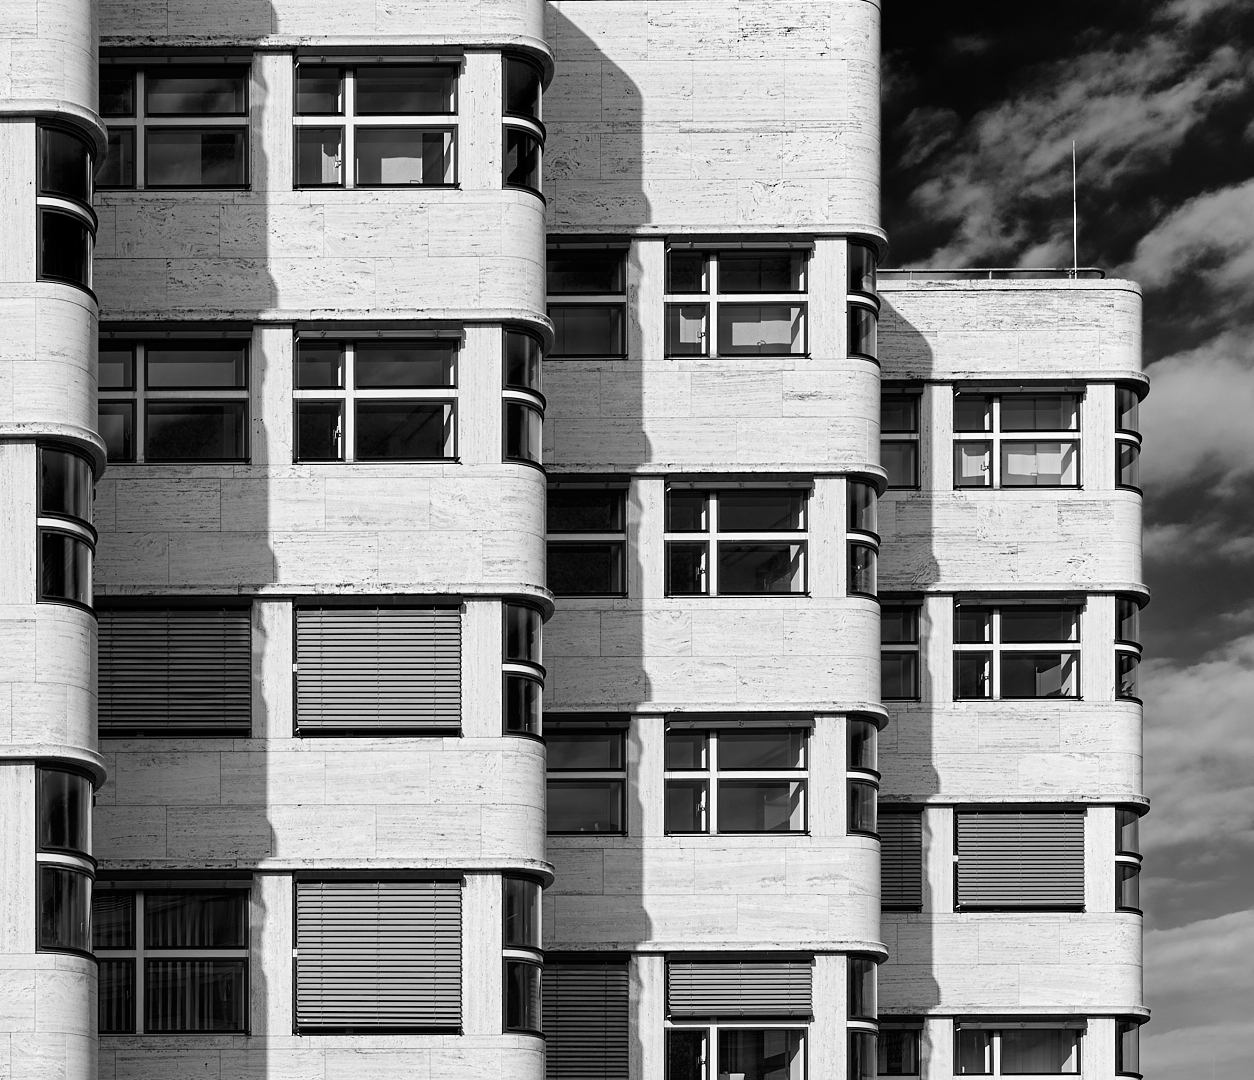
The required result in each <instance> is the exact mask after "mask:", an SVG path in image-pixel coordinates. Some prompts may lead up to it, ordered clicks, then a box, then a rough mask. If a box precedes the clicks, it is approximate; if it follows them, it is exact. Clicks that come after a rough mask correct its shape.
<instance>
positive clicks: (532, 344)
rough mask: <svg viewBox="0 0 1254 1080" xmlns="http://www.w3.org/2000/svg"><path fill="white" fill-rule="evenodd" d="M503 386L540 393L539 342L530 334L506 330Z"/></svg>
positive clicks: (541, 355)
mask: <svg viewBox="0 0 1254 1080" xmlns="http://www.w3.org/2000/svg"><path fill="white" fill-rule="evenodd" d="M504 340H505V385H506V386H516V387H519V388H521V389H523V390H534V391H535V392H536V393H537V394H538V393H539V392H540V378H541V369H542V363H541V361H542V360H543V353H542V352H541V349H540V342H539V341H538V340H537V339H536V338H534V337H532V336H531V335H530V334H524V333H521V332H519V331H517V330H506V331H505V335H504Z"/></svg>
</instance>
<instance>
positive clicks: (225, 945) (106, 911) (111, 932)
mask: <svg viewBox="0 0 1254 1080" xmlns="http://www.w3.org/2000/svg"><path fill="white" fill-rule="evenodd" d="M92 933H93V937H94V940H95V951H96V955H97V959H98V961H99V963H100V997H99V1005H98V1008H99V1018H100V1034H101V1035H130V1034H134V1035H155V1034H170V1033H175V1032H218V1033H223V1034H225V1033H239V1034H243V1033H246V1032H247V1031H248V889H247V887H245V886H243V885H241V886H240V887H235V888H213V889H190V888H189V889H142V890H133V889H127V888H121V887H112V886H106V887H102V888H101V889H99V890H98V891H97V892H96V895H95V897H94V902H93V904H92Z"/></svg>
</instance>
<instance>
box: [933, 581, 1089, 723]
mask: <svg viewBox="0 0 1254 1080" xmlns="http://www.w3.org/2000/svg"><path fill="white" fill-rule="evenodd" d="M1043 646H1049V648H1044V647H1043ZM1079 696H1080V608H1079V607H1077V606H1075V605H1071V604H1023V605H1018V606H1003V607H985V606H983V605H980V604H957V605H955V607H954V700H955V701H958V700H980V699H988V698H996V699H1001V700H1008V699H1011V698H1047V697H1061V698H1078V697H1079Z"/></svg>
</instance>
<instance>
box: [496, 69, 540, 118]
mask: <svg viewBox="0 0 1254 1080" xmlns="http://www.w3.org/2000/svg"><path fill="white" fill-rule="evenodd" d="M504 67H505V76H504V80H503V81H504V89H505V96H504V99H503V100H502V103H501V105H502V111H503V112H505V113H506V114H508V115H512V116H526V117H529V118H530V119H532V120H539V119H540V91H541V87H542V85H543V76H542V75H541V73H540V69H539V68H538V67H536V65H535V64H533V63H532V62H531V61H530V60H524V59H523V58H522V57H520V56H506V57H504Z"/></svg>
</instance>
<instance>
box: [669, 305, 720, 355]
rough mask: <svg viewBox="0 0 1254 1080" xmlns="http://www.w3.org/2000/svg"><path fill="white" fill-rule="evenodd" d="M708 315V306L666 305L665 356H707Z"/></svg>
mask: <svg viewBox="0 0 1254 1080" xmlns="http://www.w3.org/2000/svg"><path fill="white" fill-rule="evenodd" d="M709 315H710V307H709V305H708V304H667V305H666V355H667V356H708V355H709V351H710V333H709Z"/></svg>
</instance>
